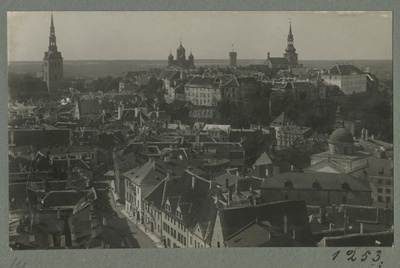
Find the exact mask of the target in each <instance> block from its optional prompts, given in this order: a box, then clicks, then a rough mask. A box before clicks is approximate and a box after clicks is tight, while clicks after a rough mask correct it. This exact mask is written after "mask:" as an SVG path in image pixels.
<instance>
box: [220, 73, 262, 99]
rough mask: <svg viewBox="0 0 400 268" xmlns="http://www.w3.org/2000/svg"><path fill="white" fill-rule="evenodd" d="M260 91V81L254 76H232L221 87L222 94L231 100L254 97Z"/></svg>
mask: <svg viewBox="0 0 400 268" xmlns="http://www.w3.org/2000/svg"><path fill="white" fill-rule="evenodd" d="M259 91H260V83H258V81H257V80H256V79H255V78H254V77H235V76H234V77H233V78H232V79H231V80H229V81H228V82H226V83H225V84H224V87H223V91H222V96H223V98H225V99H229V100H231V101H240V100H245V99H248V98H250V97H254V96H256V95H257V93H259Z"/></svg>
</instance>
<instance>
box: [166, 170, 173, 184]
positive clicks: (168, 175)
mask: <svg viewBox="0 0 400 268" xmlns="http://www.w3.org/2000/svg"><path fill="white" fill-rule="evenodd" d="M171 174H172V171H171V170H168V171H167V177H166V180H167V181H168V180H169V179H170V178H171Z"/></svg>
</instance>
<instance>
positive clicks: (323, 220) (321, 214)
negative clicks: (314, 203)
mask: <svg viewBox="0 0 400 268" xmlns="http://www.w3.org/2000/svg"><path fill="white" fill-rule="evenodd" d="M319 217H320V221H321V224H325V223H326V208H325V207H320V208H319Z"/></svg>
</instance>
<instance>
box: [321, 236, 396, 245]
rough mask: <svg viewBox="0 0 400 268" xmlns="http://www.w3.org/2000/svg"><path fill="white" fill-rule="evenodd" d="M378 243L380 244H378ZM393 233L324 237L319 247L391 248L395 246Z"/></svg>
mask: <svg viewBox="0 0 400 268" xmlns="http://www.w3.org/2000/svg"><path fill="white" fill-rule="evenodd" d="M377 241H378V242H379V244H377ZM393 242H394V235H393V232H379V233H364V234H359V233H357V234H349V235H343V236H334V237H324V238H323V239H322V240H321V241H320V242H319V243H318V246H319V247H358V246H360V245H363V247H374V246H380V247H382V246H383V247H391V246H393Z"/></svg>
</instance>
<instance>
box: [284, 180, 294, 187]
mask: <svg viewBox="0 0 400 268" xmlns="http://www.w3.org/2000/svg"><path fill="white" fill-rule="evenodd" d="M285 188H293V184H292V182H291V181H290V180H287V181H285Z"/></svg>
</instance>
